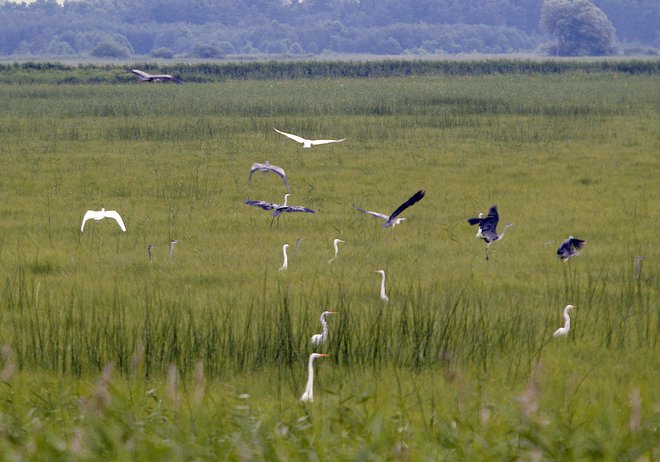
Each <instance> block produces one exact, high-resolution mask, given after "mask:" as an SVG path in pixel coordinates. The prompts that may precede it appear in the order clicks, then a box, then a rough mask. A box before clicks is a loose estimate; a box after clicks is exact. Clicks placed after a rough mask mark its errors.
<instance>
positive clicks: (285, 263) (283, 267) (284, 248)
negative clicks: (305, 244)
mask: <svg viewBox="0 0 660 462" xmlns="http://www.w3.org/2000/svg"><path fill="white" fill-rule="evenodd" d="M288 248H289V244H284V245H283V246H282V253H283V254H284V263H282V266H281V267H280V271H286V269H287V268H288V267H289V257H287V255H286V249H288Z"/></svg>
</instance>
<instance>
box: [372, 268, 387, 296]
mask: <svg viewBox="0 0 660 462" xmlns="http://www.w3.org/2000/svg"><path fill="white" fill-rule="evenodd" d="M374 272H375V273H380V275H381V280H380V299H381V300H383V301H385V302H389V301H390V298H389V297H388V296H387V294H385V271H383V270H376V271H374Z"/></svg>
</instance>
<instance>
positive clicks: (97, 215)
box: [80, 208, 126, 233]
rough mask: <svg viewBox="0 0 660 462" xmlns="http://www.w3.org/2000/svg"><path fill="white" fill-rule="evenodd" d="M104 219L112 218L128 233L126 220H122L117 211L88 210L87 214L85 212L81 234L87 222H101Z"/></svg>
mask: <svg viewBox="0 0 660 462" xmlns="http://www.w3.org/2000/svg"><path fill="white" fill-rule="evenodd" d="M104 218H112V219H113V220H115V221H116V222H117V224H118V225H119V227H120V228H121V230H122V231H124V232H126V226H125V225H124V220H122V219H121V216H120V215H119V213H117V211H116V210H106V209H103V208H102V209H101V210H88V211H87V212H85V216H84V217H83V221H82V225H81V226H80V232H81V233H82V232H83V230H84V229H85V223H86V222H87V220H91V219H94V220H96V221H101V220H103V219H104Z"/></svg>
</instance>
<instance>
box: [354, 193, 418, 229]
mask: <svg viewBox="0 0 660 462" xmlns="http://www.w3.org/2000/svg"><path fill="white" fill-rule="evenodd" d="M425 194H426V193H425V192H424V190H423V189H420V190H419V191H417V192H416V193H415V194H413V195H412V196H411V197H410V199H408V200H407V201H405V202H404V203H403V204H401V205H400V206H399V207H397V209H396V210H395V211H394V212H392V214H391V215H385V214H384V213H378V212H372V211H370V210H364V209H361V208H360V207H358V206H357V205H355V204H353V208H354V209H355V210H359V211H360V212H363V213H366V214H369V215H371V216H374V217H376V218H380V219H383V220H385V224H383V228H389V227H391V228H392V229H394V227H395V226H396V225H398V224H400V223H401V222H402V221H403V220H406V218H404V217H399V215H401V212H403V211H404V210H405V209H407V208H408V207H410V206H411V205H413V204H416V203H417V202H419V201H421V200H422V199H423V198H424V195H425Z"/></svg>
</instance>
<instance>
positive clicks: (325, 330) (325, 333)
mask: <svg viewBox="0 0 660 462" xmlns="http://www.w3.org/2000/svg"><path fill="white" fill-rule="evenodd" d="M321 326H323V331H322V333H321V341H323V342H325V339H326V338H328V323H327V322H326V320H325V316H321Z"/></svg>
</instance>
